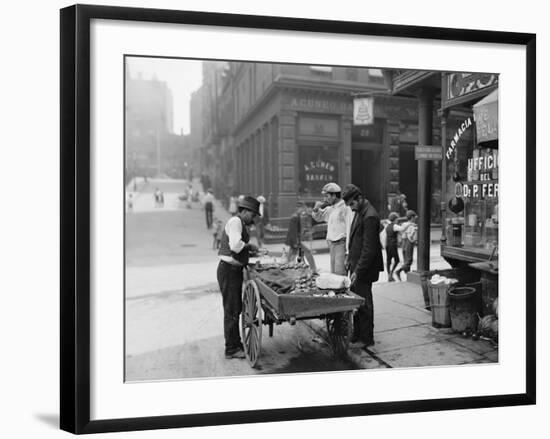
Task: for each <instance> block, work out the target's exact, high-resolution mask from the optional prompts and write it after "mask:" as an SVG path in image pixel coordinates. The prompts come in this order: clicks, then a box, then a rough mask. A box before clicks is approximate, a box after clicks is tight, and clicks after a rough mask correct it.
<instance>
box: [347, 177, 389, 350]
mask: <svg viewBox="0 0 550 439" xmlns="http://www.w3.org/2000/svg"><path fill="white" fill-rule="evenodd" d="M342 198H343V199H344V201H345V202H346V204H347V205H348V206H349V207H350V208H351V210H353V211H354V212H355V217H354V219H353V222H352V224H351V228H350V233H349V253H348V258H347V266H348V269H349V271H350V272H351V275H350V278H351V289H352V291H353V292H354V293H355V294H358V295H359V296H361V297H363V298H364V299H365V304H364V305H362V306H360V307H359V309H358V310H357V314H356V316H355V319H354V327H353V336H352V339H351V341H352V343H353V342H361V343H364V344H365V346H372V345H373V344H374V336H373V331H374V307H373V303H372V283H373V282H376V281H377V280H378V276H379V274H380V272H381V271H383V270H384V265H383V262H382V245H381V244H380V238H379V234H380V231H381V226H380V217H379V216H378V213H377V212H376V209H375V208H374V207H373V206H372V205H371V204H370V203H369V201H368V200H367V199H366V198H365V197H364V196H363V193H362V192H361V190H360V189H359V188H358V187H357V186H355V185H353V184H348V185H347V186H346V187H345V188H344V192H343V194H342Z"/></svg>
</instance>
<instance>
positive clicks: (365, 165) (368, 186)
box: [351, 147, 384, 212]
mask: <svg viewBox="0 0 550 439" xmlns="http://www.w3.org/2000/svg"><path fill="white" fill-rule="evenodd" d="M351 158H352V160H351V161H352V165H351V182H352V183H353V184H354V185H355V186H357V187H358V188H360V189H361V190H362V191H363V194H364V195H365V197H366V198H367V200H369V201H370V203H371V204H372V205H373V206H374V208H375V209H376V210H377V211H378V212H383V211H384V209H383V207H384V206H383V202H382V200H383V197H382V186H383V184H382V183H383V181H382V148H381V147H379V148H368V149H363V148H361V149H357V148H355V147H354V148H353V150H352V156H351Z"/></svg>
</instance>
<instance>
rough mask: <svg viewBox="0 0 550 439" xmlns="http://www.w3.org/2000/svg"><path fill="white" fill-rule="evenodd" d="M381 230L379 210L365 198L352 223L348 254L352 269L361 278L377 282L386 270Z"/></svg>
mask: <svg viewBox="0 0 550 439" xmlns="http://www.w3.org/2000/svg"><path fill="white" fill-rule="evenodd" d="M380 231H381V226H380V217H379V216H378V212H376V209H375V208H374V207H372V205H371V204H370V203H369V202H368V201H366V200H365V204H364V205H363V208H362V209H361V211H359V212H356V213H355V218H354V220H353V223H352V225H351V230H350V241H349V254H348V263H349V266H350V270H351V272H352V273H353V272H355V273H356V274H357V278H358V279H359V280H362V281H367V282H375V281H377V280H378V276H379V273H380V272H381V271H383V270H384V265H383V261H382V245H381V244H380V237H379V236H380Z"/></svg>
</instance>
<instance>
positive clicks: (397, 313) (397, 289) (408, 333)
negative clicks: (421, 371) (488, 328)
mask: <svg viewBox="0 0 550 439" xmlns="http://www.w3.org/2000/svg"><path fill="white" fill-rule="evenodd" d="M373 300H374V340H375V345H374V346H371V347H369V348H367V349H365V348H362V347H356V346H355V345H351V346H350V348H349V350H348V355H349V357H350V359H351V360H352V361H353V362H354V363H355V364H356V365H357V366H358V367H359V368H361V369H374V368H397V367H418V366H443V365H462V364H478V363H495V362H498V347H496V346H494V345H493V344H492V343H491V342H489V341H486V340H477V341H474V340H472V339H471V338H464V337H463V336H462V335H461V334H457V333H454V332H453V331H452V330H451V328H441V329H437V328H434V327H433V326H432V325H431V323H432V316H431V313H430V312H429V311H426V310H425V309H424V300H423V298H422V290H421V287H420V286H419V285H417V284H414V283H411V282H392V283H387V282H385V283H376V284H374V285H373ZM303 323H305V324H306V325H307V326H308V327H309V328H310V329H311V330H312V331H313V332H314V333H315V334H316V335H318V336H320V337H322V338H326V330H325V325H324V321H320V320H306V321H304V322H303Z"/></svg>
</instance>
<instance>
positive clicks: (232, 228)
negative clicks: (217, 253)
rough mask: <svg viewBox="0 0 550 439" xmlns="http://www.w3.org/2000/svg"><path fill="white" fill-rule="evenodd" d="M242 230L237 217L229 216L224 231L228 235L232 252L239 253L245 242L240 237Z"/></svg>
mask: <svg viewBox="0 0 550 439" xmlns="http://www.w3.org/2000/svg"><path fill="white" fill-rule="evenodd" d="M242 232H243V225H242V223H241V220H240V218H239V217H236V216H235V217H233V218H230V219H229V221H227V224H226V225H225V233H227V236H228V237H229V248H230V250H231V251H232V252H234V253H240V252H241V251H242V250H243V248H244V246H245V242H244V241H243V240H242V239H241V236H242Z"/></svg>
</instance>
